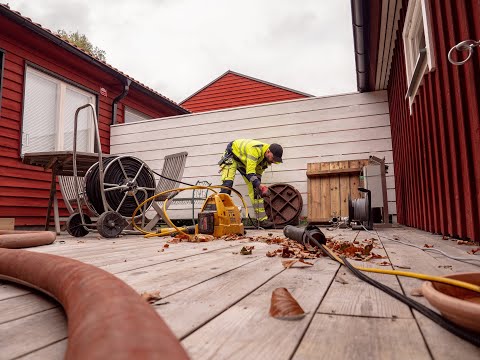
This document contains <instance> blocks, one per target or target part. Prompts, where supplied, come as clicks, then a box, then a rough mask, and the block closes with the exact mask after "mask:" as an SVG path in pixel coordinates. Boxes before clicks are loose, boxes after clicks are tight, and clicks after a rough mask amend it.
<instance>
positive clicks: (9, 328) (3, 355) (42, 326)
mask: <svg viewBox="0 0 480 360" xmlns="http://www.w3.org/2000/svg"><path fill="white" fill-rule="evenodd" d="M66 333H67V322H66V321H65V314H64V312H63V310H62V309H61V308H55V309H51V310H47V311H43V312H41V313H37V314H35V315H33V316H28V317H23V318H21V319H18V320H14V321H9V322H6V323H3V324H0V334H1V335H2V336H0V349H1V351H0V359H12V358H15V357H18V356H21V355H24V354H26V353H29V352H31V351H34V350H36V349H39V348H42V347H44V346H46V345H49V344H53V343H54V342H57V341H58V340H61V339H63V338H65V335H66Z"/></svg>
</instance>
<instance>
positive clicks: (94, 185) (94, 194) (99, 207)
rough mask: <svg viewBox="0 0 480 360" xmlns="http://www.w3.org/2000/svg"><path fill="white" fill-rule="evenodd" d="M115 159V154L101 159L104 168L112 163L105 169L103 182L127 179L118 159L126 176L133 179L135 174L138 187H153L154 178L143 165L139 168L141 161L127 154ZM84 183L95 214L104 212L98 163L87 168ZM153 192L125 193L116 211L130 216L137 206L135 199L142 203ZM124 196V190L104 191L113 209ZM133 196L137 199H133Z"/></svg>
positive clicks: (113, 182) (118, 182)
mask: <svg viewBox="0 0 480 360" xmlns="http://www.w3.org/2000/svg"><path fill="white" fill-rule="evenodd" d="M117 159H118V157H115V156H113V157H108V158H104V159H103V168H104V169H106V167H107V166H108V164H110V163H112V164H111V165H110V167H109V168H108V171H106V172H105V174H104V183H106V184H117V185H125V182H126V180H127V179H126V178H125V174H124V173H123V170H122V167H121V166H120V164H119V161H121V163H122V166H123V169H124V170H125V173H126V174H127V176H128V178H129V179H133V178H135V176H136V184H137V186H138V187H140V188H150V189H155V178H154V177H153V175H152V174H151V173H150V171H149V169H148V168H146V167H145V166H144V167H143V168H142V170H140V168H141V167H142V165H144V164H143V162H141V161H140V160H138V159H136V158H134V157H129V156H127V157H122V158H121V159H118V161H115V160H117ZM85 184H86V187H85V190H86V195H87V198H88V201H89V203H90V204H91V205H92V207H93V208H94V209H95V211H96V212H97V214H102V213H104V212H105V209H104V207H103V200H102V193H101V192H102V191H104V189H100V173H99V169H98V163H96V164H95V165H93V166H92V167H91V168H90V169H89V170H88V172H87V174H86V175H85ZM107 189H108V187H107ZM154 193H155V191H154V190H147V194H145V193H144V192H143V191H136V192H135V196H133V195H127V196H126V198H125V200H124V201H123V204H122V206H121V207H120V209H119V210H118V212H119V213H120V214H121V215H122V216H125V217H130V216H132V214H133V212H134V211H135V209H136V208H137V206H138V204H137V201H138V203H142V202H143V201H144V200H145V199H147V198H149V197H151V196H153V195H154ZM145 195H146V197H145ZM124 196H125V190H113V191H107V192H105V199H106V201H107V203H108V205H109V206H110V207H111V208H113V209H117V208H118V206H119V205H120V203H121V202H122V200H123V198H124ZM135 197H136V199H137V201H135ZM147 207H148V204H147Z"/></svg>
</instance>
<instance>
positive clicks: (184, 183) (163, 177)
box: [152, 170, 196, 186]
mask: <svg viewBox="0 0 480 360" xmlns="http://www.w3.org/2000/svg"><path fill="white" fill-rule="evenodd" d="M152 171H153V173H154V174H155V175H158V176H160V177H161V178H162V179H165V180H170V181H173V182H176V183H179V184H182V185H187V186H196V185H193V184H189V183H186V182H183V181H180V180H175V179H171V178H169V177H166V176H165V175H162V174H159V173H158V172H156V171H154V170H152Z"/></svg>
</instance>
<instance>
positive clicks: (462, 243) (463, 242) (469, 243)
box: [457, 240, 475, 245]
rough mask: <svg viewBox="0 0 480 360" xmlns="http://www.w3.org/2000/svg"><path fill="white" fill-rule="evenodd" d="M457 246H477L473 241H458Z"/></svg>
mask: <svg viewBox="0 0 480 360" xmlns="http://www.w3.org/2000/svg"><path fill="white" fill-rule="evenodd" d="M457 245H475V244H474V243H473V242H471V241H465V240H458V241H457Z"/></svg>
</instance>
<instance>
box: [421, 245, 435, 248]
mask: <svg viewBox="0 0 480 360" xmlns="http://www.w3.org/2000/svg"><path fill="white" fill-rule="evenodd" d="M423 247H424V248H433V245H429V244H423Z"/></svg>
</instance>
